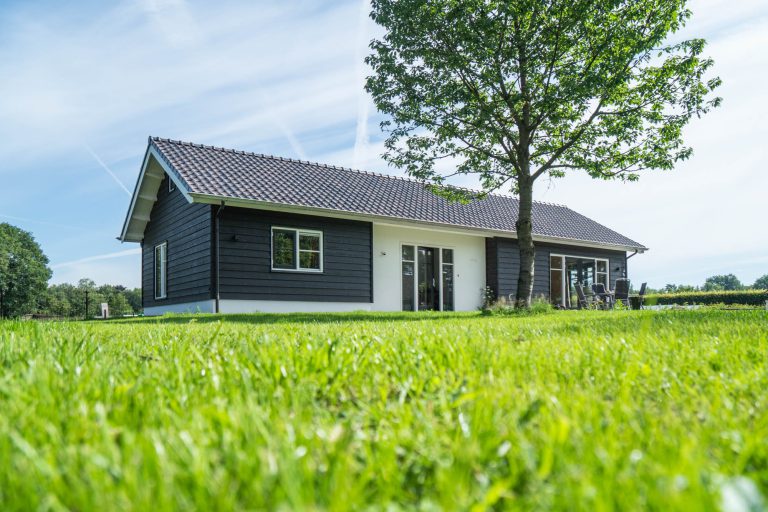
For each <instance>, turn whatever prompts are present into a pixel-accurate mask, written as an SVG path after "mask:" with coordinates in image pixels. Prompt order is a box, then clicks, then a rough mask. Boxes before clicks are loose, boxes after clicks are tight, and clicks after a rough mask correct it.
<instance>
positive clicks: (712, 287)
mask: <svg viewBox="0 0 768 512" xmlns="http://www.w3.org/2000/svg"><path fill="white" fill-rule="evenodd" d="M703 288H704V291H706V292H711V291H717V290H726V291H729V290H743V289H744V285H743V284H741V281H739V278H738V277H736V276H735V275H733V274H727V275H723V276H712V277H708V278H707V280H706V281H704V287H703Z"/></svg>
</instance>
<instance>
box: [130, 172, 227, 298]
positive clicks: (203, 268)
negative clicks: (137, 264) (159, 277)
mask: <svg viewBox="0 0 768 512" xmlns="http://www.w3.org/2000/svg"><path fill="white" fill-rule="evenodd" d="M211 235H212V221H211V207H210V205H205V204H190V203H188V202H187V200H186V199H185V198H184V196H183V195H182V193H181V192H180V191H179V190H178V189H176V190H174V191H173V192H168V177H167V176H166V177H165V179H164V180H163V182H162V183H161V184H160V187H159V189H158V192H157V201H156V202H155V205H154V206H153V208H152V213H151V214H150V221H149V223H148V224H147V228H146V230H145V231H144V241H143V243H142V272H141V275H142V300H143V304H144V307H151V306H162V305H170V304H179V303H185V302H195V301H199V300H206V299H210V298H211V297H212V290H211ZM163 242H167V243H168V289H167V298H165V299H160V300H155V274H154V265H155V253H154V249H155V245H157V244H160V243H163Z"/></svg>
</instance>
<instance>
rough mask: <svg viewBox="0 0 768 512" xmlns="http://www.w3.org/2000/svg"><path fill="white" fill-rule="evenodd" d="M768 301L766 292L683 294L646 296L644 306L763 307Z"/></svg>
mask: <svg viewBox="0 0 768 512" xmlns="http://www.w3.org/2000/svg"><path fill="white" fill-rule="evenodd" d="M767 300H768V290H736V291H714V292H684V293H665V294H659V295H647V296H646V297H645V305H646V306H654V305H667V304H705V305H714V304H726V305H730V304H742V305H745V306H763V305H765V301H767Z"/></svg>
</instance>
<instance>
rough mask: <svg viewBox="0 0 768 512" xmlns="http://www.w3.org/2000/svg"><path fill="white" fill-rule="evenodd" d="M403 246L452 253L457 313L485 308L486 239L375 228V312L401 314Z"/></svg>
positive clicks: (396, 227)
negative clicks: (483, 303)
mask: <svg viewBox="0 0 768 512" xmlns="http://www.w3.org/2000/svg"><path fill="white" fill-rule="evenodd" d="M403 244H405V245H421V246H425V247H442V248H445V249H453V258H454V308H455V310H456V311H472V310H475V309H477V308H479V307H480V306H481V305H482V293H483V290H484V289H485V237H483V236H472V235H462V234H455V233H450V232H440V231H432V230H427V229H414V228H404V227H398V226H390V225H382V224H374V225H373V307H372V309H373V310H374V311H401V310H402V290H401V288H402V281H403V279H402V270H401V255H400V247H401V245H403Z"/></svg>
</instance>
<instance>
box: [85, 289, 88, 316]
mask: <svg viewBox="0 0 768 512" xmlns="http://www.w3.org/2000/svg"><path fill="white" fill-rule="evenodd" d="M85 320H88V290H85Z"/></svg>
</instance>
